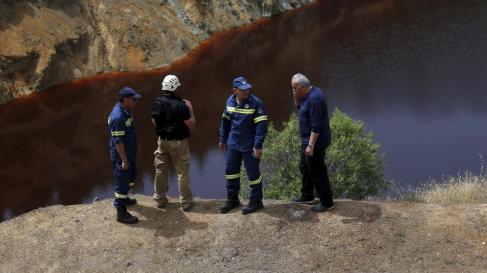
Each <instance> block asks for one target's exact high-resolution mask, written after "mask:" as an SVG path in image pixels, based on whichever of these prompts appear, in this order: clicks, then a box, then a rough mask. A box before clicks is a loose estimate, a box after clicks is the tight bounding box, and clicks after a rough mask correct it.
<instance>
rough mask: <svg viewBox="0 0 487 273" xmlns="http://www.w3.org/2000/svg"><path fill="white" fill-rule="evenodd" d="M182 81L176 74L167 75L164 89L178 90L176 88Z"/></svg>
mask: <svg viewBox="0 0 487 273" xmlns="http://www.w3.org/2000/svg"><path fill="white" fill-rule="evenodd" d="M180 86H181V83H180V82H179V79H178V77H176V76H174V75H167V76H166V77H164V80H163V81H162V90H163V91H176V88H178V87H180Z"/></svg>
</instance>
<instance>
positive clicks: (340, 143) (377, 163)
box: [326, 109, 391, 199]
mask: <svg viewBox="0 0 487 273" xmlns="http://www.w3.org/2000/svg"><path fill="white" fill-rule="evenodd" d="M330 127H331V138H332V142H331V145H330V147H329V148H328V150H327V154H326V161H327V163H328V170H329V172H330V181H331V184H332V187H333V190H334V194H335V196H339V197H345V198H351V199H362V198H364V197H366V196H370V195H376V194H379V193H380V192H381V191H382V190H385V189H387V188H388V187H389V186H390V184H391V183H390V182H389V181H386V180H384V178H383V176H384V163H385V160H384V157H383V156H382V155H379V149H380V145H379V144H376V143H374V139H373V134H372V133H368V134H366V133H365V131H364V124H363V122H361V121H354V120H353V119H352V118H351V117H350V116H348V115H346V114H345V113H343V112H341V111H340V110H338V109H336V110H335V112H334V113H333V116H332V118H331V120H330Z"/></svg>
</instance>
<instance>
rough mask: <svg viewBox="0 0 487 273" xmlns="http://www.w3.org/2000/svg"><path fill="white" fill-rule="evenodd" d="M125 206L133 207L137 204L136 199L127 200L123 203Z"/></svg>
mask: <svg viewBox="0 0 487 273" xmlns="http://www.w3.org/2000/svg"><path fill="white" fill-rule="evenodd" d="M125 204H126V205H127V206H132V205H135V204H137V199H135V198H129V199H127V201H126V202H125Z"/></svg>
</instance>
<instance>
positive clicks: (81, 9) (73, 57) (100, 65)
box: [0, 0, 313, 103]
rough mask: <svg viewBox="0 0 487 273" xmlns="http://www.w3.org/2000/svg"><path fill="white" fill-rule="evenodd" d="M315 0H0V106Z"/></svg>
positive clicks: (153, 61)
mask: <svg viewBox="0 0 487 273" xmlns="http://www.w3.org/2000/svg"><path fill="white" fill-rule="evenodd" d="M309 2H313V0H250V1H248V0H247V1H244V0H229V1H219V0H127V1H114V0H75V1H61V0H19V1H13V0H0V103H5V102H7V101H9V100H12V99H13V98H15V97H17V96H18V95H20V94H25V93H30V92H33V91H38V90H43V89H46V88H48V87H50V86H52V85H54V84H57V83H60V82H64V81H69V80H72V79H76V78H81V77H86V76H90V75H94V74H96V73H99V72H107V71H136V70H146V69H151V68H157V67H161V66H164V65H167V64H169V63H171V62H172V61H174V60H175V59H178V58H180V57H182V56H184V55H185V54H186V53H187V52H188V51H190V50H191V49H192V48H194V47H195V46H196V45H197V44H198V43H200V42H201V41H203V40H205V39H206V38H208V37H209V36H211V35H212V34H213V33H216V32H219V31H223V30H226V29H230V28H234V27H238V26H241V25H245V24H248V23H251V22H253V21H255V20H257V19H259V18H262V17H266V16H270V15H273V14H276V13H280V12H283V11H285V10H290V9H293V8H296V7H300V6H303V5H304V4H306V3H309Z"/></svg>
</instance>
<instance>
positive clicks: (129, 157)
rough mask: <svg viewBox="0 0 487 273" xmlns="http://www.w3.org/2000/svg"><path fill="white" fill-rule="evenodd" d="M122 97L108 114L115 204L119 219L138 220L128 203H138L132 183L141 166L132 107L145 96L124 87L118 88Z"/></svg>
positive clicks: (124, 220)
mask: <svg viewBox="0 0 487 273" xmlns="http://www.w3.org/2000/svg"><path fill="white" fill-rule="evenodd" d="M118 96H119V98H120V101H119V102H117V104H115V106H114V107H113V110H112V112H111V113H110V116H109V118H108V127H109V136H110V141H109V148H110V157H111V159H112V161H113V174H114V175H115V202H114V205H115V208H116V209H117V221H118V222H121V223H125V224H135V223H137V222H138V221H139V219H138V218H137V217H135V216H133V215H132V214H130V213H129V212H127V206H128V205H133V204H135V203H136V201H135V199H130V198H129V197H128V192H129V189H130V187H132V186H133V185H134V183H135V178H136V175H137V167H136V164H135V157H136V153H137V135H136V132H135V122H134V118H133V116H132V112H131V110H133V109H134V108H135V104H136V102H137V100H139V99H140V98H141V97H142V96H141V95H140V94H137V93H136V92H135V91H134V90H133V89H132V88H130V87H124V88H122V89H121V90H120V91H119V92H118Z"/></svg>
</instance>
